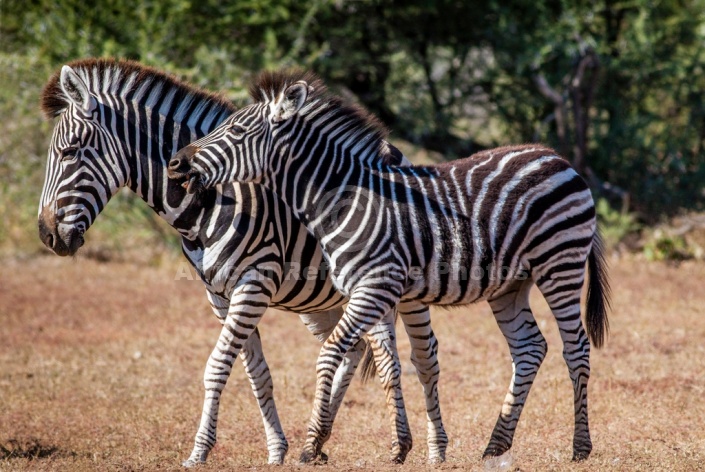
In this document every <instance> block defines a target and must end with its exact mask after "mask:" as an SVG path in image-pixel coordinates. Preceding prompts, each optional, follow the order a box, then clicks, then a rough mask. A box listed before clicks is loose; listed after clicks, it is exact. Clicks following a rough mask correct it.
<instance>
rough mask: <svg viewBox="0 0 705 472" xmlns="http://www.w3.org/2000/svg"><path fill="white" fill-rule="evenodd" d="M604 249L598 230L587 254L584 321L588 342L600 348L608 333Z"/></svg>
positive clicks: (608, 287)
mask: <svg viewBox="0 0 705 472" xmlns="http://www.w3.org/2000/svg"><path fill="white" fill-rule="evenodd" d="M604 251H605V249H604V245H603V243H602V238H601V237H600V232H599V230H596V231H595V235H594V236H593V239H592V249H591V250H590V254H589V255H588V289H587V313H586V316H585V322H586V324H587V332H588V336H589V337H590V342H591V343H592V344H593V345H594V346H595V347H596V348H600V347H602V345H603V344H604V342H605V340H606V338H607V335H608V333H609V328H610V327H609V320H608V319H607V309H608V308H609V307H610V294H611V289H610V283H609V277H608V275H607V261H605V252H604Z"/></svg>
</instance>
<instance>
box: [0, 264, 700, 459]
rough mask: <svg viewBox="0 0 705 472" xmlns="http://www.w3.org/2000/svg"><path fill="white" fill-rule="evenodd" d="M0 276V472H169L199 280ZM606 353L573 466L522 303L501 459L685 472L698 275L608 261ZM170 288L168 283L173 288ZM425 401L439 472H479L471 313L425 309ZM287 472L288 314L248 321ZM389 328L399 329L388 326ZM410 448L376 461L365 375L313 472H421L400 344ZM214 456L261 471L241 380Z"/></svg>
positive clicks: (503, 352)
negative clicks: (440, 456)
mask: <svg viewBox="0 0 705 472" xmlns="http://www.w3.org/2000/svg"><path fill="white" fill-rule="evenodd" d="M2 268H3V270H2V272H0V339H1V340H2V341H1V342H0V470H13V471H14V470H36V469H41V470H180V462H181V460H183V459H185V458H186V457H187V456H188V454H189V452H190V450H191V446H192V441H193V435H194V433H195V431H196V426H197V423H198V420H199V417H200V408H201V403H202V388H203V387H202V381H201V378H202V374H203V368H204V366H205V361H206V359H207V357H208V354H209V353H210V350H211V349H212V347H213V344H214V343H215V340H216V339H217V336H218V333H219V330H220V328H219V327H220V325H219V323H218V321H217V320H216V319H215V317H214V316H212V315H211V314H210V309H209V307H208V303H207V301H206V298H205V294H204V290H203V287H202V285H201V284H200V282H198V281H195V280H186V279H185V278H183V277H179V276H180V275H181V276H182V275H183V270H181V269H180V268H179V267H174V266H169V267H161V268H152V267H144V266H141V267H137V266H132V265H128V264H118V263H100V262H97V261H92V260H87V259H82V258H80V257H79V258H76V259H60V258H57V257H40V258H36V259H30V260H26V261H11V260H6V261H3V263H2ZM611 273H612V285H613V292H614V298H613V309H612V312H611V314H610V316H611V318H610V325H611V328H612V329H611V336H610V338H609V341H608V343H607V345H606V347H605V348H604V349H602V350H593V353H592V377H591V381H590V415H591V416H590V422H591V431H592V433H593V444H594V451H593V455H592V456H591V457H590V459H589V460H588V461H587V462H585V463H581V464H577V465H576V464H572V463H571V462H570V457H571V452H572V451H571V440H572V431H573V425H572V421H573V413H572V409H573V401H572V388H571V385H570V381H569V378H568V375H567V369H566V367H565V364H564V363H563V359H562V355H561V351H562V347H561V343H560V337H559V335H558V330H557V328H556V324H555V322H554V320H553V319H552V316H551V314H550V313H549V311H548V308H547V307H546V305H545V303H544V302H543V300H541V298H540V296H539V294H538V293H537V292H536V293H533V296H532V307H533V309H534V313H535V315H536V318H537V321H538V323H539V326H540V327H541V330H542V331H543V333H544V336H545V337H546V339H547V341H548V344H549V352H548V356H547V358H546V360H545V362H544V364H543V365H542V367H541V370H540V372H539V375H538V377H537V380H536V382H535V384H534V386H533V388H532V393H531V394H530V396H529V400H528V402H527V405H526V408H525V409H524V413H523V415H522V419H521V421H520V423H519V427H518V430H517V434H516V437H515V442H514V447H513V449H512V457H513V466H512V467H510V470H511V469H512V468H514V469H515V468H519V469H521V470H683V471H686V470H702V465H701V464H702V463H703V461H704V460H705V437H704V436H703V434H702V428H701V426H702V425H701V423H702V419H703V418H705V404H703V402H701V401H700V400H699V399H700V397H701V396H702V394H703V393H705V380H703V372H705V347H704V346H705V344H704V343H703V339H705V290H703V280H705V264H702V263H697V262H685V263H683V264H681V265H680V266H678V267H673V266H669V265H666V264H659V263H646V262H640V261H632V260H625V259H623V260H619V261H612V270H611ZM177 278H178V279H179V280H176V279H177ZM433 323H434V329H435V331H436V334H437V336H438V339H439V341H440V362H441V365H442V369H443V370H442V375H441V382H440V386H439V388H440V394H441V401H442V408H443V414H444V421H445V425H446V429H447V431H448V435H449V437H450V444H449V448H448V453H447V455H448V462H447V464H445V465H443V466H442V467H440V470H473V469H482V468H483V467H484V466H483V463H482V461H481V460H480V456H481V454H482V451H483V450H484V447H485V445H486V441H487V440H488V439H489V435H490V432H491V430H492V427H493V426H494V422H495V419H496V417H497V414H498V413H499V409H500V407H501V403H502V400H503V397H504V393H505V390H506V388H507V385H508V383H509V376H510V374H511V363H510V358H509V353H508V349H507V347H506V344H505V342H504V340H503V338H502V336H501V334H500V333H499V330H498V329H497V327H496V325H495V323H494V320H493V318H492V315H491V312H490V310H489V308H488V307H487V305H484V304H481V305H477V306H472V307H467V308H458V309H453V310H434V312H433ZM261 329H262V337H263V344H264V348H265V352H266V354H267V360H268V362H269V365H270V368H271V370H272V375H273V376H274V382H275V395H276V400H277V405H278V407H279V413H280V416H281V419H282V423H283V425H284V428H285V431H286V433H287V437H288V440H289V444H290V450H289V451H290V452H289V455H288V459H287V461H288V462H287V465H286V466H285V467H283V468H277V469H275V470H277V471H283V470H289V469H291V470H301V469H300V468H297V467H296V466H295V462H296V459H297V458H298V453H299V451H300V448H301V447H302V445H303V442H304V438H305V432H306V421H307V420H308V417H309V414H310V410H311V404H312V400H313V393H314V385H315V359H316V355H317V353H318V349H319V347H320V345H319V344H318V342H317V341H316V340H315V339H314V338H313V337H312V336H310V335H309V334H308V333H307V331H306V329H305V328H304V327H303V326H302V325H301V323H300V322H299V320H298V317H296V316H294V315H290V314H285V313H283V312H279V311H271V312H269V313H268V314H267V315H266V316H265V319H264V320H263V321H262V325H261ZM399 329H401V327H399ZM399 342H400V346H399V347H400V356H401V358H402V364H403V369H404V378H403V382H404V395H405V401H406V405H407V409H408V412H409V417H410V421H411V426H412V432H413V433H414V448H413V450H412V452H411V453H410V455H409V458H408V460H407V464H405V465H404V466H401V467H399V466H390V465H387V462H386V460H387V457H388V452H389V447H390V440H391V437H390V433H389V431H388V421H387V414H386V409H385V407H384V398H383V394H382V391H381V388H380V387H379V385H378V384H377V383H375V382H373V383H370V384H369V385H361V384H360V383H359V382H354V383H353V385H352V387H351V388H350V391H349V393H348V395H347V396H346V403H345V405H344V406H343V408H342V410H341V412H340V414H339V416H338V419H337V421H336V424H335V429H334V431H333V435H332V437H331V439H330V441H329V442H328V443H327V444H326V446H325V447H324V451H326V452H327V453H328V455H329V457H330V459H329V462H328V464H327V465H325V466H320V467H318V468H317V470H335V471H337V472H340V471H346V470H359V469H361V468H368V469H374V470H394V471H397V470H418V469H419V468H421V467H423V468H426V466H425V458H426V447H425V431H426V428H425V408H424V403H423V396H422V392H421V388H420V387H419V384H418V382H417V381H416V378H415V374H414V369H413V367H412V366H411V363H410V361H409V347H408V342H407V341H406V339H405V336H404V335H400V336H399ZM219 426H220V428H219V431H218V440H219V442H218V445H217V446H216V448H215V449H214V451H213V452H212V455H211V458H210V459H209V463H208V464H207V465H206V466H204V467H203V468H200V469H199V470H222V469H231V470H240V469H248V468H258V469H262V468H266V466H265V464H266V457H267V453H266V444H265V438H264V430H263V428H262V422H261V418H260V417H259V412H258V410H257V408H256V404H255V401H254V399H253V397H252V394H251V393H250V387H249V383H248V382H247V379H246V378H245V376H244V374H243V372H242V369H240V368H236V369H235V370H234V373H233V375H232V377H231V379H230V381H229V383H228V386H227V388H226V390H225V394H224V397H223V403H222V408H221V415H220V423H219Z"/></svg>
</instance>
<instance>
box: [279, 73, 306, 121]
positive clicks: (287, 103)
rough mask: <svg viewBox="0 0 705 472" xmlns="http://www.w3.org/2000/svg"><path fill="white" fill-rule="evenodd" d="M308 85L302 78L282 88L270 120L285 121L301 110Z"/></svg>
mask: <svg viewBox="0 0 705 472" xmlns="http://www.w3.org/2000/svg"><path fill="white" fill-rule="evenodd" d="M308 92H309V86H308V84H307V83H306V82H304V81H303V80H300V81H298V82H296V83H295V84H294V85H290V86H289V87H287V89H286V90H284V93H283V94H282V97H281V99H280V100H279V103H278V104H277V105H276V106H275V108H274V113H273V116H272V121H273V122H274V123H279V122H281V121H286V120H288V119H289V118H291V117H292V116H294V115H295V114H297V113H298V112H299V110H301V107H303V106H304V102H306V98H307V97H308Z"/></svg>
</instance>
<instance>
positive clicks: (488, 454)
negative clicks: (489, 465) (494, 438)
mask: <svg viewBox="0 0 705 472" xmlns="http://www.w3.org/2000/svg"><path fill="white" fill-rule="evenodd" d="M510 447H511V446H505V445H502V444H490V445H489V446H487V449H485V452H483V453H482V459H483V460H485V459H491V458H493V457H499V456H501V455H502V454H504V453H505V452H507V451H508V450H509V448H510Z"/></svg>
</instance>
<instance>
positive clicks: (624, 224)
mask: <svg viewBox="0 0 705 472" xmlns="http://www.w3.org/2000/svg"><path fill="white" fill-rule="evenodd" d="M595 210H596V212H597V221H598V224H599V225H600V232H601V234H602V237H603V238H604V241H605V243H606V244H607V247H616V246H617V245H618V244H619V243H620V242H622V241H623V240H624V239H625V238H626V237H627V236H629V235H631V234H634V233H636V232H638V231H639V230H640V229H641V225H639V223H638V222H637V221H636V217H635V215H634V214H633V213H628V212H626V211H619V210H615V209H613V208H612V207H611V206H610V204H609V202H608V201H607V200H606V199H604V198H600V199H598V201H597V204H596V205H595Z"/></svg>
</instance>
